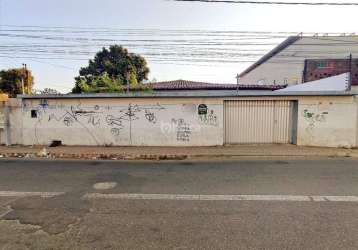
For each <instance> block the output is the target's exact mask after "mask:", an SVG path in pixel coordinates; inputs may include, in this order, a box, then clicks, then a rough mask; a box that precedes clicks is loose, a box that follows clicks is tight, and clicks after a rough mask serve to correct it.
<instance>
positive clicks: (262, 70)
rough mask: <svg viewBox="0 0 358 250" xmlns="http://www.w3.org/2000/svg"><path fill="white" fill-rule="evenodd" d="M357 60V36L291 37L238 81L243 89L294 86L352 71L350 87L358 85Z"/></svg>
mask: <svg viewBox="0 0 358 250" xmlns="http://www.w3.org/2000/svg"><path fill="white" fill-rule="evenodd" d="M350 55H352V57H353V60H352V61H350V60H349V58H350ZM357 58H358V36H355V35H351V36H292V37H289V38H287V39H286V40H285V41H284V42H282V43H281V44H280V45H278V46H277V47H276V48H274V49H273V50H272V51H270V52H269V53H268V54H266V55H265V56H263V57H262V58H261V59H260V60H258V61H257V62H256V63H254V64H253V65H252V66H250V67H249V68H248V69H246V70H245V71H243V72H242V73H241V74H240V75H239V77H240V79H239V80H240V84H247V85H250V84H254V85H295V84H300V83H302V82H306V81H311V80H317V79H322V78H325V77H330V76H334V75H338V74H341V73H345V72H348V71H349V69H352V72H353V75H352V77H353V85H358V61H357V60H356V59H357ZM351 62H352V63H351ZM348 63H349V64H348Z"/></svg>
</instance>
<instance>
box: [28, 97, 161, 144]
mask: <svg viewBox="0 0 358 250" xmlns="http://www.w3.org/2000/svg"><path fill="white" fill-rule="evenodd" d="M44 104H46V105H44ZM29 108H30V107H28V106H27V105H26V106H25V105H24V109H29ZM163 110H165V108H164V107H163V106H161V105H160V104H156V105H135V104H129V105H128V106H111V107H109V106H100V105H94V106H89V107H84V106H83V105H82V104H81V103H78V104H77V105H71V106H67V107H66V106H61V107H59V106H56V105H53V106H51V105H49V104H48V102H47V101H44V100H41V101H40V103H39V105H38V106H36V107H35V109H32V110H31V112H32V113H33V111H36V117H33V116H31V117H32V118H36V119H37V121H36V123H35V136H36V139H37V141H38V128H39V127H40V126H41V125H43V124H44V123H54V122H55V123H62V124H63V125H64V126H65V127H74V126H80V127H82V128H83V129H84V130H85V131H87V133H88V134H89V135H90V136H91V137H92V139H93V140H94V141H95V142H96V144H98V145H101V143H99V141H100V140H98V139H97V138H96V136H95V133H94V131H95V130H96V129H97V128H99V127H100V126H101V128H103V127H104V128H108V131H109V134H110V135H111V136H113V137H114V138H115V139H118V137H120V136H126V134H124V135H122V134H121V132H122V130H123V129H124V128H128V131H129V132H128V133H129V135H128V137H129V140H130V141H131V138H132V123H133V122H135V121H139V120H140V119H142V118H143V119H144V120H145V121H146V122H148V123H149V124H153V125H154V124H156V123H157V121H158V118H157V112H160V111H163Z"/></svg>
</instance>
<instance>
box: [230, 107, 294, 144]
mask: <svg viewBox="0 0 358 250" xmlns="http://www.w3.org/2000/svg"><path fill="white" fill-rule="evenodd" d="M295 107H296V105H295V102H294V101H276V100H263V101H252V100H249V101H225V102H224V109H225V112H224V113H225V132H224V133H225V143H226V144H250V143H282V144H289V143H293V142H294V141H295V140H294V136H295V135H294V133H295V129H294V127H295V126H296V124H295V122H296V121H295V119H294V115H295V111H294V108H295Z"/></svg>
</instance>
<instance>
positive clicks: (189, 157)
mask: <svg viewBox="0 0 358 250" xmlns="http://www.w3.org/2000/svg"><path fill="white" fill-rule="evenodd" d="M240 157H260V158H262V157H278V158H279V157H329V158H336V157H352V158H358V153H350V152H346V153H343V152H342V153H335V154H231V155H228V154H211V155H204V154H201V155H164V154H162V155H154V154H141V155H120V154H76V153H73V154H68V153H43V152H41V153H37V154H35V153H2V154H0V159H6V158H8V159H14V158H15V159H49V160H55V159H65V160H68V159H72V160H112V161H121V160H126V161H131V160H133V161H134V160H148V161H174V160H175V161H181V160H205V159H207V160H210V159H223V158H227V159H230V158H240Z"/></svg>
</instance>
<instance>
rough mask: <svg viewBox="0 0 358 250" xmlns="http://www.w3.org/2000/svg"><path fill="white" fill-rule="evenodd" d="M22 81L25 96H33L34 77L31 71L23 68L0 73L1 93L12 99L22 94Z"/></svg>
mask: <svg viewBox="0 0 358 250" xmlns="http://www.w3.org/2000/svg"><path fill="white" fill-rule="evenodd" d="M22 79H23V80H24V94H28V95H29V94H31V93H32V88H33V85H34V77H33V75H32V72H31V71H30V70H28V69H27V70H25V69H22V68H16V69H8V70H1V71H0V91H1V92H3V93H6V94H8V95H9V96H10V97H16V95H18V94H22Z"/></svg>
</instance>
